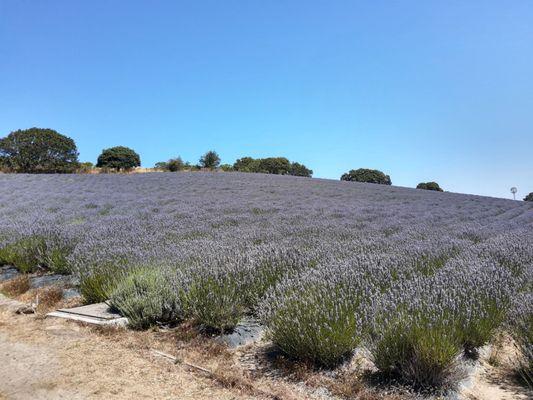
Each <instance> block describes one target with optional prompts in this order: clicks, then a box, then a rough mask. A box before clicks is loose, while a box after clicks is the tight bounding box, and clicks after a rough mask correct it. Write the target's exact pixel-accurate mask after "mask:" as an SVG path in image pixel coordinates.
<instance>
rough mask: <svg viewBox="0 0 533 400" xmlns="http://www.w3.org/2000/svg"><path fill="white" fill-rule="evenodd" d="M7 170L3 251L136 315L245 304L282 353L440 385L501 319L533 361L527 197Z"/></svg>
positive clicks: (532, 253) (141, 320)
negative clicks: (363, 353) (349, 362)
mask: <svg viewBox="0 0 533 400" xmlns="http://www.w3.org/2000/svg"><path fill="white" fill-rule="evenodd" d="M0 185H1V189H2V190H1V191H0V259H3V261H4V262H9V263H12V264H15V265H16V266H17V267H19V268H20V269H22V270H31V269H34V268H35V267H36V266H38V265H40V266H43V267H47V268H50V269H52V270H55V271H59V272H69V273H70V272H72V273H74V274H76V275H77V276H78V277H79V278H80V285H81V289H82V292H83V293H84V295H85V297H86V299H87V300H88V301H100V300H102V299H104V298H107V297H108V296H110V297H111V299H112V301H113V304H114V305H115V306H116V307H117V308H119V309H120V310H121V311H122V312H124V313H125V314H127V315H128V316H129V317H130V321H132V323H133V324H134V325H137V326H138V327H144V326H147V325H150V324H153V323H161V322H173V321H179V320H181V319H185V318H193V319H195V320H196V321H197V322H199V323H200V324H201V325H202V326H203V327H205V328H207V329H217V330H220V329H229V328H231V327H232V326H234V325H235V323H236V322H237V321H238V320H239V318H241V317H242V316H243V315H244V314H245V313H253V314H255V315H257V316H259V317H260V318H261V319H262V320H263V322H264V323H265V325H266V326H267V328H268V331H269V333H270V336H271V337H272V339H273V341H274V342H275V343H276V344H277V345H278V346H279V347H280V348H281V349H282V350H283V351H284V352H285V353H287V354H288V355H290V356H293V357H296V358H303V359H308V360H311V361H313V362H315V363H317V364H319V365H324V366H328V367H331V366H334V365H337V364H338V363H339V362H342V361H343V360H345V359H346V358H347V357H349V355H350V354H352V352H353V351H354V349H355V348H357V347H359V346H364V347H366V348H367V349H368V350H369V352H370V354H371V355H372V358H373V361H374V363H375V365H376V367H377V368H378V369H379V370H381V371H382V372H383V373H386V374H392V375H395V376H400V377H401V378H402V379H404V380H406V381H408V382H410V383H413V384H415V385H418V386H428V385H429V386H441V387H447V386H450V385H453V384H454V383H456V382H457V380H458V375H459V372H460V368H459V365H458V363H457V360H458V358H457V356H458V355H459V354H461V353H463V352H464V353H465V354H467V355H472V354H475V353H476V349H477V348H479V347H480V346H482V345H484V344H487V343H489V342H490V340H491V338H492V337H493V336H494V334H495V333H496V332H497V330H499V329H502V328H506V329H507V330H510V331H512V332H515V333H516V339H517V343H519V344H520V345H521V347H522V351H523V355H524V357H525V358H524V360H525V361H524V362H525V363H526V365H525V368H523V370H524V371H525V373H528V372H527V371H529V373H530V372H531V367H532V365H531V363H532V362H533V355H532V353H533V349H532V347H531V346H532V340H531V336H530V335H531V331H533V329H532V324H533V321H532V319H533V313H532V310H531V303H532V302H531V301H530V300H531V293H532V289H533V279H532V278H533V275H532V274H533V207H532V205H531V204H529V203H524V202H514V201H507V200H503V199H492V198H483V197H478V196H468V195H459V194H452V193H434V192H426V191H417V190H412V189H405V188H399V187H383V186H380V185H370V184H358V183H352V182H334V181H327V180H319V179H312V180H309V179H301V178H294V177H280V176H272V175H258V174H238V173H233V174H224V173H202V174H192V173H182V174H144V175H104V176H101V175H99V176H68V175H40V176H29V175H5V176H0ZM510 316H512V318H510ZM509 321H513V326H512V327H509V326H508V325H509ZM528 335H529V336H528ZM528 357H529V358H528ZM528 363H529V364H528ZM527 364H528V365H527Z"/></svg>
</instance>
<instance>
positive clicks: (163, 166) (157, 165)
mask: <svg viewBox="0 0 533 400" xmlns="http://www.w3.org/2000/svg"><path fill="white" fill-rule="evenodd" d="M154 167H155V168H156V169H161V170H163V171H168V163H167V162H166V161H159V162H156V163H155V165H154Z"/></svg>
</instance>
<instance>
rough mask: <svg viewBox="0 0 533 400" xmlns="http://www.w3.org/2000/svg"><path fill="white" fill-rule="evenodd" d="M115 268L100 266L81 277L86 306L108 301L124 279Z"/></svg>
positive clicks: (82, 293) (81, 290)
mask: <svg viewBox="0 0 533 400" xmlns="http://www.w3.org/2000/svg"><path fill="white" fill-rule="evenodd" d="M122 277H123V276H122V273H120V272H118V270H117V269H116V267H115V266H110V265H108V266H100V267H99V268H98V269H95V270H94V271H91V272H90V273H84V274H82V275H81V277H80V293H81V295H82V297H83V300H84V302H85V303H86V304H94V303H101V302H104V301H107V300H108V299H109V298H110V296H111V294H112V293H113V291H114V290H115V287H116V285H117V283H118V282H119V281H120V280H121V278H122Z"/></svg>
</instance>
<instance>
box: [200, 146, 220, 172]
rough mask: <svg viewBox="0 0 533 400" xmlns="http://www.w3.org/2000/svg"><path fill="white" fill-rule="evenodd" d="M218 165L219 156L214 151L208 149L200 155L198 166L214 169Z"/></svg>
mask: <svg viewBox="0 0 533 400" xmlns="http://www.w3.org/2000/svg"><path fill="white" fill-rule="evenodd" d="M219 165H220V157H219V156H218V154H217V152H216V151H213V150H210V151H208V152H207V153H205V154H204V155H203V156H202V157H200V166H201V167H203V168H209V169H215V168H217V167H218V166H219Z"/></svg>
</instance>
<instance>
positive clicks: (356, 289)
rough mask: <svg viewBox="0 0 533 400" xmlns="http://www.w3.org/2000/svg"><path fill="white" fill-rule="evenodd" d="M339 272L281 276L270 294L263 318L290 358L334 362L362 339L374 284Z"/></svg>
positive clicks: (351, 350)
mask: <svg viewBox="0 0 533 400" xmlns="http://www.w3.org/2000/svg"><path fill="white" fill-rule="evenodd" d="M339 275H342V273H339V274H338V275H337V274H335V275H331V274H328V273H326V272H325V271H320V272H319V271H311V272H310V273H308V274H306V276H304V277H297V278H292V279H287V280H284V281H282V282H281V283H280V284H278V285H277V286H276V287H275V288H273V289H272V290H271V291H270V292H269V294H268V295H267V297H266V298H265V301H264V302H263V304H262V309H261V319H262V321H263V323H264V324H265V326H266V328H267V333H268V336H269V337H270V338H271V339H272V341H273V342H274V343H275V344H276V345H277V346H278V347H279V348H280V349H281V351H282V352H283V353H285V354H286V355H288V356H289V357H291V358H296V359H300V360H307V361H311V362H313V363H315V364H316V365H318V366H323V367H334V366H336V365H337V364H339V363H340V362H342V361H343V360H345V359H346V358H347V357H349V356H351V354H352V352H353V351H354V349H355V348H356V347H357V346H358V345H359V343H360V342H361V340H362V337H363V336H364V327H365V325H366V323H367V321H366V320H367V318H368V310H369V307H368V304H367V303H366V301H367V300H368V299H370V298H371V297H370V296H371V295H370V289H369V287H368V286H366V287H365V284H364V283H362V282H363V280H362V279H359V278H352V279H348V280H345V279H338V277H339Z"/></svg>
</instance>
